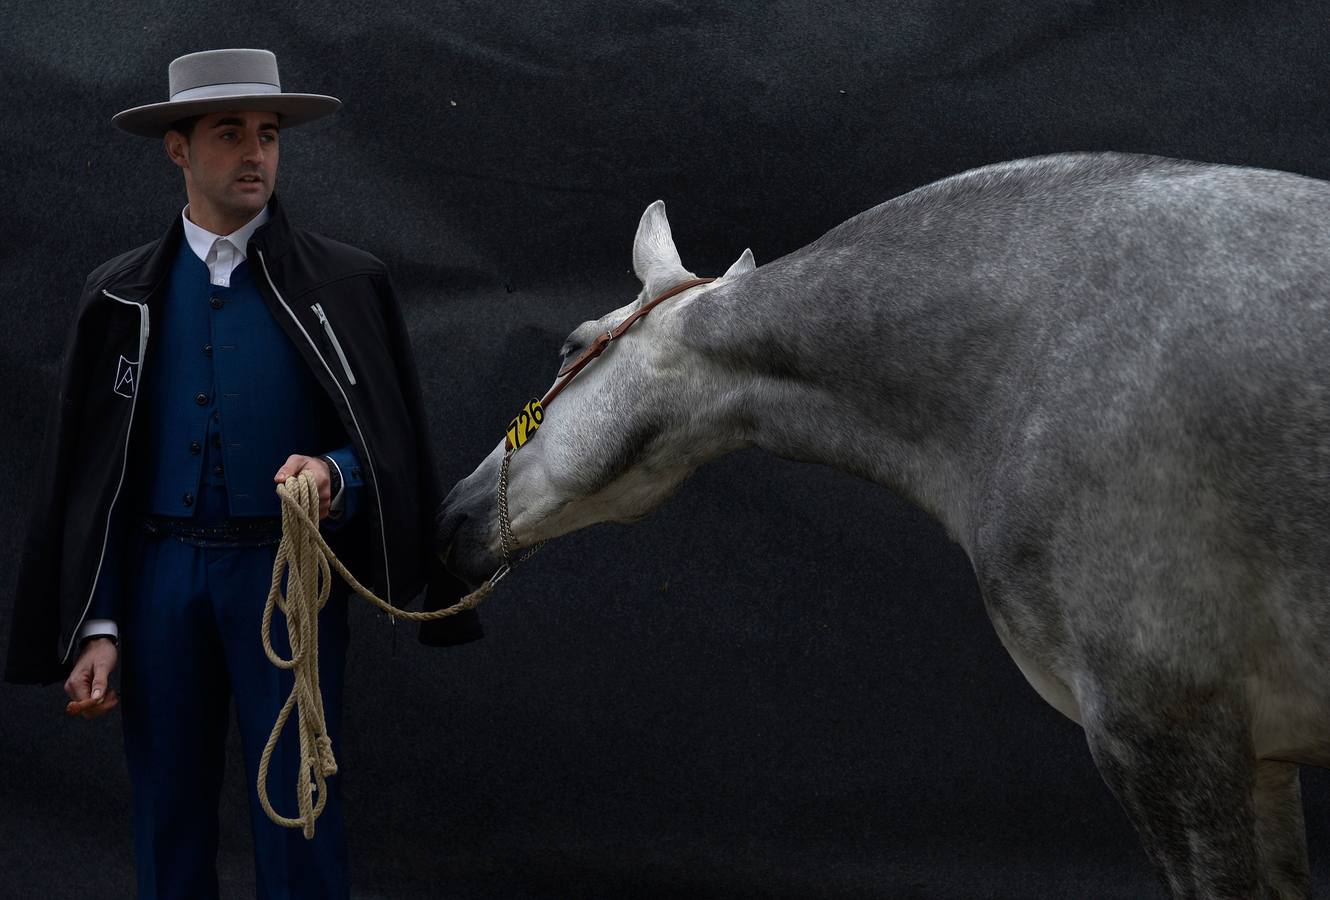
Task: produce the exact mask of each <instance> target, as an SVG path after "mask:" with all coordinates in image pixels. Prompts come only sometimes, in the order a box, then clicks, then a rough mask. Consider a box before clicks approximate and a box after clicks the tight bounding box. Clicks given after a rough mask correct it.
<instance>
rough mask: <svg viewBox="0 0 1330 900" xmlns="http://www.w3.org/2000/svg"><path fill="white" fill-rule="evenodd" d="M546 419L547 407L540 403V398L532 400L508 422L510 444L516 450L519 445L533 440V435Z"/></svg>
mask: <svg viewBox="0 0 1330 900" xmlns="http://www.w3.org/2000/svg"><path fill="white" fill-rule="evenodd" d="M543 421H545V408H544V407H543V406H541V405H540V401H539V400H532V401H531V402H530V403H528V404H527V405H526V406H524V407H522V411H521V412H520V413H518V414H517V417H516V418H515V419H513V420H512V421H511V422H509V423H508V446H509V447H512V448H513V449H514V450H516V449H517V448H518V447H520V446H522V445H523V444H525V443H526V442H527V441H529V440H531V436H532V435H533V434H535V433H536V429H537V428H539V427H540V423H541V422H543Z"/></svg>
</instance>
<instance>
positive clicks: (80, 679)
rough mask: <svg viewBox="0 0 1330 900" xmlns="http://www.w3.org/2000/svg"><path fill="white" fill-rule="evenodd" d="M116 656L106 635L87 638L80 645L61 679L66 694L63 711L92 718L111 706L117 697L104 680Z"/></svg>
mask: <svg viewBox="0 0 1330 900" xmlns="http://www.w3.org/2000/svg"><path fill="white" fill-rule="evenodd" d="M119 658H120V651H119V650H117V649H116V646H115V641H113V640H111V639H110V638H106V637H95V638H90V639H88V640H87V641H86V642H85V643H84V644H83V649H82V650H80V651H79V658H78V662H76V663H74V671H72V672H70V673H69V678H68V679H67V680H66V681H65V694H66V695H67V696H68V697H69V703H68V704H66V705H65V712H66V713H67V714H69V715H71V716H82V717H83V718H85V719H95V718H97V717H98V716H100V715H102V714H103V713H107V712H110V711H111V710H112V709H114V708H115V705H116V704H117V703H119V702H120V700H119V698H118V697H116V695H115V690H114V689H113V688H109V687H107V681H108V680H109V679H110V677H111V672H112V671H114V670H115V664H116V661H117V660H118V659H119Z"/></svg>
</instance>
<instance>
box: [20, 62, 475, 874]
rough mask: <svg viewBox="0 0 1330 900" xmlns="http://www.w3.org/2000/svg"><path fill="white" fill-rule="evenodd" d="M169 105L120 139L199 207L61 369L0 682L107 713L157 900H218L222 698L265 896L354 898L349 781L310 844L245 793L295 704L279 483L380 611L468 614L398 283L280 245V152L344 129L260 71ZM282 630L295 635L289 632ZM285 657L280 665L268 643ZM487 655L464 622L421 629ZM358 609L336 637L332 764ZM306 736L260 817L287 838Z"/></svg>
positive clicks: (202, 80)
mask: <svg viewBox="0 0 1330 900" xmlns="http://www.w3.org/2000/svg"><path fill="white" fill-rule="evenodd" d="M169 81H170V97H171V99H170V100H169V101H167V102H165V103H155V104H149V105H147V106H140V107H135V108H133V109H129V110H126V111H124V112H121V113H120V114H118V115H117V116H115V117H114V119H113V120H112V121H113V122H114V123H115V124H116V125H117V126H119V127H120V128H122V129H124V130H126V131H128V132H130V133H132V134H136V135H142V136H147V137H156V138H160V139H162V140H163V142H164V146H165V149H166V153H167V156H168V157H169V158H170V160H171V162H172V163H173V164H175V165H176V166H177V167H178V168H179V169H180V170H181V172H182V173H183V175H184V180H185V193H186V195H187V199H188V205H187V206H186V207H185V209H184V211H183V213H182V214H181V216H179V217H176V218H175V219H174V220H173V222H172V224H171V227H170V228H169V229H168V231H167V232H166V235H165V236H164V237H163V238H161V239H160V240H157V241H154V242H152V243H149V244H146V245H144V246H142V247H140V248H138V249H136V250H132V251H130V252H129V253H126V254H124V255H123V256H120V257H117V258H116V259H114V260H111V261H110V262H107V263H105V264H104V265H102V266H101V267H99V268H98V269H97V270H96V271H94V272H93V273H92V275H91V276H89V278H88V280H87V283H86V285H85V287H84V291H83V295H82V297H81V299H80V301H79V305H78V310H77V313H76V317H75V323H74V326H73V328H72V330H71V334H70V338H69V341H68V343H67V345H66V348H65V356H64V360H63V371H62V374H61V384H60V393H59V396H58V399H57V403H56V405H55V408H54V410H53V412H52V414H51V417H50V420H49V422H48V430H47V439H46V444H45V449H44V452H43V456H42V461H41V464H40V468H39V470H38V472H37V478H36V489H35V490H36V494H35V497H34V504H33V511H32V516H31V522H30V527H29V531H28V536H27V541H26V543H25V546H24V548H23V557H22V563H21V569H20V573H19V578H18V585H17V600H16V607H15V615H14V627H13V632H12V634H11V640H10V651H9V656H8V658H7V661H6V669H5V677H6V680H9V681H13V682H25V683H50V682H52V681H55V680H58V679H60V678H62V677H64V678H66V681H65V689H66V692H67V693H68V695H69V697H70V703H69V706H68V712H69V713H70V714H71V715H82V716H84V717H88V718H91V717H95V716H98V715H102V714H104V713H105V712H107V711H109V710H110V709H112V708H113V707H115V706H116V704H117V702H118V699H119V698H118V697H117V695H116V692H115V690H114V689H113V688H112V687H111V686H110V685H111V675H112V672H113V671H115V670H116V667H117V664H119V665H120V679H121V686H122V688H123V692H124V697H123V704H122V707H123V726H124V735H125V750H126V755H127V757H128V763H129V771H130V781H131V785H132V788H133V793H134V836H135V851H136V857H137V868H138V883H139V896H140V897H141V898H177V897H180V898H185V897H187V898H199V897H215V896H217V878H216V867H215V857H216V846H217V803H218V794H219V791H220V785H221V777H222V769H223V750H224V743H225V732H226V728H227V718H228V706H229V703H228V698H229V697H230V696H232V695H233V696H234V698H235V701H236V709H237V718H238V722H239V727H240V734H241V742H242V744H243V747H244V753H245V763H246V770H247V772H248V780H249V783H250V809H251V820H252V825H253V830H254V839H255V840H254V843H255V863H256V870H257V875H258V896H260V897H263V898H269V897H271V898H279V897H280V898H285V897H346V896H348V893H349V891H348V886H347V877H346V852H345V845H344V838H343V827H342V821H341V817H340V804H339V798H338V791H337V779H336V778H335V777H334V778H333V779H331V780H330V781H329V785H328V787H329V796H328V801H327V806H326V808H325V811H324V813H323V815H322V816H321V817H320V819H319V820H318V824H317V828H316V833H315V837H314V839H313V840H312V841H306V840H305V839H304V837H303V836H302V835H301V833H300V832H299V831H294V830H286V829H282V828H280V827H279V826H277V825H274V824H273V823H272V822H270V821H269V820H268V819H267V817H266V816H265V814H264V813H263V812H262V810H261V808H260V806H259V804H258V801H257V799H256V797H255V792H254V790H253V783H254V778H255V775H256V772H257V768H258V761H259V756H260V754H261V752H262V749H263V745H264V742H265V741H266V739H267V737H268V733H269V730H270V729H271V727H272V724H273V722H274V720H275V718H276V716H277V713H278V710H279V709H280V707H281V705H282V703H283V702H284V701H285V699H286V696H287V694H288V692H289V691H290V685H291V679H290V676H289V673H287V672H285V671H280V672H279V670H278V669H276V668H275V667H274V666H272V665H271V663H269V661H268V660H267V658H266V656H265V654H264V652H263V649H262V646H261V643H260V639H259V627H260V619H261V614H262V609H263V605H264V602H265V600H266V597H267V593H268V586H269V582H270V578H271V572H272V564H273V558H274V554H275V549H276V547H275V545H276V543H277V541H278V538H279V537H280V519H279V518H278V517H279V515H280V510H279V504H278V501H277V497H276V495H275V491H274V482H278V483H280V482H283V481H285V480H286V479H287V478H290V477H292V476H294V475H296V474H298V473H300V472H304V471H308V472H310V473H311V474H312V475H313V477H314V479H315V482H316V484H317V486H318V490H319V498H320V515H321V516H323V517H325V518H324V521H323V526H322V527H323V528H324V530H325V533H326V534H327V535H328V536H329V540H330V542H332V543H333V546H334V548H335V549H336V550H337V552H338V555H339V556H340V557H342V559H343V560H344V561H345V562H347V563H348V565H349V567H350V568H351V570H352V571H353V572H356V573H357V574H358V576H359V577H360V578H361V579H362V580H366V582H367V583H369V584H371V585H372V586H373V587H374V589H375V591H376V593H378V594H379V595H380V596H383V597H385V598H388V599H390V600H391V601H392V602H395V603H399V604H403V603H407V602H410V601H411V600H412V599H413V598H414V597H415V596H416V595H417V594H419V593H420V591H421V590H422V588H424V587H425V586H426V584H427V583H428V585H429V595H430V596H429V600H428V605H429V606H430V607H434V608H437V607H439V606H442V605H446V604H450V603H451V602H452V601H453V600H455V599H456V597H457V596H458V595H459V594H460V593H461V592H462V590H461V587H460V585H458V584H457V583H456V582H452V581H449V580H447V576H446V575H444V573H443V569H442V567H441V566H440V565H439V564H438V561H437V559H436V557H435V553H434V549H433V547H432V546H431V542H432V535H433V516H434V512H435V509H436V507H437V505H438V498H439V496H440V491H439V485H438V482H437V476H436V473H435V470H434V462H433V458H432V455H431V452H430V449H429V445H428V434H429V432H428V427H427V425H426V420H425V413H424V408H423V403H422V398H421V396H420V386H419V381H418V378H417V375H416V371H415V368H414V363H413V361H412V355H411V349H410V344H409V342H408V339H407V334H406V330H405V327H404V324H403V321H402V317H401V313H400V311H399V309H398V306H397V301H396V299H395V297H394V295H393V291H392V287H391V285H390V284H389V281H388V276H387V272H386V270H385V269H384V266H383V264H382V263H380V262H379V261H378V260H377V259H375V258H374V257H373V256H370V255H369V254H367V253H364V252H362V251H360V250H356V249H355V248H352V247H349V246H346V245H344V244H340V243H337V242H335V241H331V240H328V239H326V238H323V237H320V236H318V235H316V234H313V233H310V232H307V231H304V230H301V229H297V228H294V227H292V226H291V225H289V224H288V223H287V221H286V217H285V215H284V213H283V212H282V209H281V207H280V205H279V204H278V202H277V198H276V197H275V196H274V195H273V187H274V185H275V183H276V177H277V164H278V159H279V155H280V146H281V135H282V133H283V132H284V130H285V129H286V128H290V127H291V126H294V125H299V124H302V123H304V122H308V121H311V120H313V119H316V118H318V117H320V116H324V115H327V114H329V113H332V112H333V111H334V110H336V109H337V108H338V106H340V102H339V101H338V100H336V99H335V98H332V97H327V96H322V95H314V94H292V93H283V92H282V90H281V87H280V81H279V79H278V74H277V62H276V59H275V57H274V56H273V55H272V54H271V53H269V52H267V51H265V50H214V51H205V52H202V53H192V54H189V55H187V56H182V57H180V58H179V59H176V60H175V61H174V62H172V63H171V66H170V73H169ZM277 618H280V616H279V617H277ZM274 624H275V627H274V641H275V643H277V644H278V649H279V652H284V651H286V650H289V647H287V646H286V644H285V640H286V639H285V632H284V629H283V627H282V626H281V624H280V623H274ZM476 637H479V626H478V623H477V621H476V620H475V618H474V616H472V615H470V614H468V615H465V616H457V617H453V618H450V619H444V620H442V621H441V622H439V623H437V624H436V625H432V626H430V627H429V628H428V629H422V632H421V639H422V640H424V641H425V642H426V643H433V644H438V645H444V644H451V643H460V642H463V641H467V640H472V639H475V638H476ZM345 643H346V604H345V592H344V591H337V592H336V596H335V597H334V599H333V600H332V601H331V602H330V603H329V604H328V605H327V606H326V607H325V608H324V610H323V613H322V614H321V616H320V653H321V657H320V658H321V677H322V688H323V693H324V706H325V712H326V717H327V721H328V730H329V733H330V735H331V736H332V738H333V741H334V744H336V741H337V738H338V726H339V722H340V709H341V687H342V671H343V667H344V660H345ZM297 760H298V737H297V735H296V734H295V732H294V728H293V727H292V728H291V729H288V734H286V735H284V736H283V738H282V741H281V742H280V743H279V745H278V749H277V753H276V754H275V755H274V758H273V763H272V773H271V774H270V782H269V796H270V797H271V798H272V800H273V802H274V804H275V806H276V808H277V811H278V812H280V813H282V814H284V815H287V816H292V817H294V816H295V815H296V814H297V813H296V810H295V809H294V805H295V804H294V795H295V788H294V783H293V779H294V777H295V768H296V763H297Z"/></svg>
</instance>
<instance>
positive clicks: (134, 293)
mask: <svg viewBox="0 0 1330 900" xmlns="http://www.w3.org/2000/svg"><path fill="white" fill-rule="evenodd" d="M184 239H185V225H184V221H183V220H182V219H181V217H180V214H179V213H176V214H175V215H173V216H172V217H171V226H170V227H169V228H167V229H166V234H164V235H162V237H161V239H160V240H158V241H157V242H155V243H152V244H148V245H147V246H146V247H144V248H142V252H141V254H139V253H135V254H131V256H132V257H133V259H132V261H131V262H130V263H129V264H128V265H126V266H125V267H124V268H123V269H120V270H119V271H118V272H115V273H113V274H112V275H111V276H110V277H109V278H107V280H106V283H105V287H106V289H107V290H108V291H110V292H111V293H113V294H117V295H120V296H122V297H124V298H125V299H131V300H135V301H143V300H146V299H147V298H148V297H149V296H151V295H153V294H155V293H156V292H157V289H158V288H159V287H161V285H162V284H163V283H164V282H165V280H166V276H167V274H169V273H170V271H171V264H172V263H173V262H174V261H175V255H176V251H177V250H178V249H179V247H180V242H181V241H183V240H184ZM249 243H250V246H251V247H252V246H256V245H257V246H258V248H259V249H261V250H262V251H263V252H264V253H265V254H267V255H268V257H269V258H273V259H275V258H277V257H280V256H282V255H283V254H284V253H285V252H286V249H287V247H289V246H290V244H291V232H290V226H289V225H288V224H287V220H286V213H285V212H284V211H283V209H282V204H281V203H280V202H278V200H277V194H276V192H274V193H273V195H272V196H271V197H269V198H268V221H267V223H266V224H264V225H261V226H259V228H258V229H257V230H256V231H255V232H254V235H253V237H251V238H250V241H249Z"/></svg>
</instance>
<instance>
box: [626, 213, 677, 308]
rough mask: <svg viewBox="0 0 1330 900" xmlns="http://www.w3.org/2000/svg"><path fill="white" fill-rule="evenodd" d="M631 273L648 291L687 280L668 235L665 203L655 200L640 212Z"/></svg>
mask: <svg viewBox="0 0 1330 900" xmlns="http://www.w3.org/2000/svg"><path fill="white" fill-rule="evenodd" d="M633 271H634V272H636V273H637V278H638V280H639V281H641V282H642V284H644V285H645V286H646V287H647V288H648V289H651V288H652V286H653V285H660V284H664V285H666V286H667V287H668V286H669V285H671V284H676V283H678V282H680V281H682V280H683V279H685V278H687V277H688V274H689V273H688V271H687V270H686V269H684V267H683V262H682V261H681V260H680V259H679V251H678V250H677V249H676V248H675V246H674V236H673V235H672V234H670V220H669V219H667V218H665V202H664V201H663V200H657V201H656V202H655V203H653V204H651V205H650V206H648V207H647V208H646V212H644V213H642V221H640V222H638V223H637V236H636V237H634V238H633Z"/></svg>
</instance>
